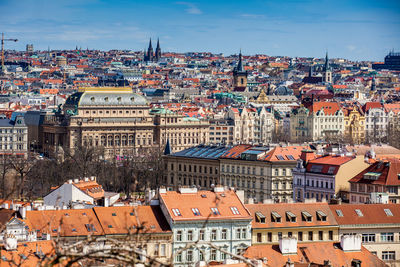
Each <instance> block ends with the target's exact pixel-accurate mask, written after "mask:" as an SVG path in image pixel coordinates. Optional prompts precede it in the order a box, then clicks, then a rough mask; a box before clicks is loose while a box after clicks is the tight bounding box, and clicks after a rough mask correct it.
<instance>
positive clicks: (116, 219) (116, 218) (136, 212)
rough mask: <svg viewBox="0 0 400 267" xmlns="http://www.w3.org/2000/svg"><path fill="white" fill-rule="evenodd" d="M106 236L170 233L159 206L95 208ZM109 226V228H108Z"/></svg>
mask: <svg viewBox="0 0 400 267" xmlns="http://www.w3.org/2000/svg"><path fill="white" fill-rule="evenodd" d="M93 210H94V212H95V213H96V215H97V218H98V219H99V222H100V224H101V226H102V227H103V230H104V233H105V234H106V235H111V234H128V233H137V232H138V231H139V232H140V233H168V232H171V229H170V228H169V225H168V223H167V221H166V220H165V217H164V215H163V214H162V211H161V209H160V207H159V206H138V207H132V206H127V207H95V208H93ZM110 226H111V227H110Z"/></svg>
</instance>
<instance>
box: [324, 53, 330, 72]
mask: <svg viewBox="0 0 400 267" xmlns="http://www.w3.org/2000/svg"><path fill="white" fill-rule="evenodd" d="M328 70H329V58H328V51H326V55H325V67H324V71H328Z"/></svg>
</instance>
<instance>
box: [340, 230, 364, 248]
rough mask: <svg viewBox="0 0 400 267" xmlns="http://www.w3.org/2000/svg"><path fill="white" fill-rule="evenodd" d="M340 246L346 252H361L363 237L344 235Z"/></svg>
mask: <svg viewBox="0 0 400 267" xmlns="http://www.w3.org/2000/svg"><path fill="white" fill-rule="evenodd" d="M340 246H341V247H342V249H343V251H344V252H354V251H361V235H360V234H356V235H342V236H341V238H340Z"/></svg>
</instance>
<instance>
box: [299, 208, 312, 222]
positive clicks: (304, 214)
mask: <svg viewBox="0 0 400 267" xmlns="http://www.w3.org/2000/svg"><path fill="white" fill-rule="evenodd" d="M301 216H302V217H303V221H306V222H312V215H311V214H310V213H309V212H308V211H302V212H301Z"/></svg>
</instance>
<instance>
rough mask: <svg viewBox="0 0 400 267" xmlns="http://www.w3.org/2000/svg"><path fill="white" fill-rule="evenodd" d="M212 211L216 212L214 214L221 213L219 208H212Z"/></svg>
mask: <svg viewBox="0 0 400 267" xmlns="http://www.w3.org/2000/svg"><path fill="white" fill-rule="evenodd" d="M211 212H212V214H214V215H221V213H219V210H218V208H211Z"/></svg>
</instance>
